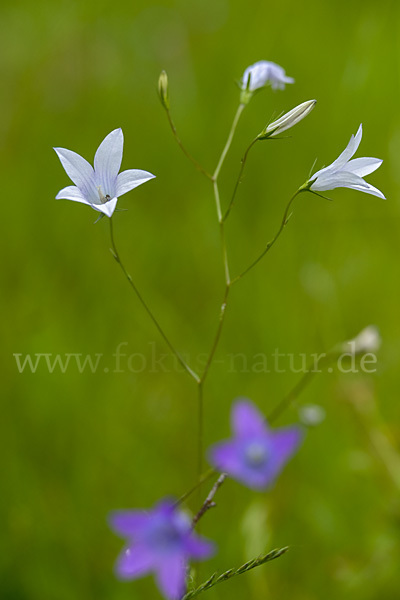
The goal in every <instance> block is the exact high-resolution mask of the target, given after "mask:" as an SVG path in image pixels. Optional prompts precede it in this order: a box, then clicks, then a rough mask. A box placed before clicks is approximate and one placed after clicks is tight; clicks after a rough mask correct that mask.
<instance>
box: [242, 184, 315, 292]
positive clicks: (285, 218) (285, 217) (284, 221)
mask: <svg viewBox="0 0 400 600" xmlns="http://www.w3.org/2000/svg"><path fill="white" fill-rule="evenodd" d="M302 191H304V190H302V189H299V190H297V191H296V192H295V194H293V196H292V197H291V198H290V200H289V202H288V204H287V206H286V209H285V212H284V214H283V218H282V222H281V224H280V226H279V229H278V231H277V232H276V234H275V236H274V237H273V238H272V240H270V241H269V242H268V244H267V245H266V247H265V249H264V250H263V251H262V252H261V254H260V255H259V256H258V257H257V258H256V260H254V261H253V262H252V263H251V265H250V266H249V267H247V268H246V269H245V270H244V271H242V272H241V273H240V275H237V276H236V277H235V278H234V279H232V282H231V283H232V284H234V283H237V282H238V281H239V280H240V279H242V278H243V277H244V276H245V275H246V274H247V273H248V272H249V271H251V270H252V269H253V268H254V267H255V266H256V265H257V264H258V263H259V262H260V260H262V259H263V258H264V256H265V255H266V254H267V252H268V251H269V250H270V249H271V248H272V246H273V245H274V244H275V242H276V241H277V239H278V238H279V236H280V235H281V233H282V231H283V230H284V229H285V227H286V225H287V224H288V221H289V219H290V214H289V210H290V207H291V206H292V203H293V201H294V199H295V198H296V197H297V196H298V194H300V192H302Z"/></svg>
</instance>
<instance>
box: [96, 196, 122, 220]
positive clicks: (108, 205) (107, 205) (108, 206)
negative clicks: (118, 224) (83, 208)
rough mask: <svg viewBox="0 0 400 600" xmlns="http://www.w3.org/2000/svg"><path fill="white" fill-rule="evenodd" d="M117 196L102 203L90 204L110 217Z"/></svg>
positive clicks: (115, 204)
mask: <svg viewBox="0 0 400 600" xmlns="http://www.w3.org/2000/svg"><path fill="white" fill-rule="evenodd" d="M117 202H118V198H117V197H115V198H112V199H111V200H109V201H108V202H104V204H92V205H91V206H92V208H94V209H95V210H98V211H99V212H101V213H103V214H105V215H106V217H112V215H113V212H114V210H115V207H116V206H117Z"/></svg>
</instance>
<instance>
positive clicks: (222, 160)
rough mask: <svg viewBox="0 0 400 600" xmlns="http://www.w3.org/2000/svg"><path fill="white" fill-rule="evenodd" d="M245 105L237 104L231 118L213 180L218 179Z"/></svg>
mask: <svg viewBox="0 0 400 600" xmlns="http://www.w3.org/2000/svg"><path fill="white" fill-rule="evenodd" d="M245 106H246V105H245V104H239V106H238V109H237V111H236V114H235V116H234V118H233V123H232V127H231V130H230V132H229V135H228V139H227V140H226V143H225V146H224V149H223V150H222V154H221V156H220V158H219V161H218V164H217V166H216V169H215V171H214V175H213V180H214V181H216V180H217V179H218V175H219V173H220V171H221V168H222V165H223V164H224V161H225V158H226V155H227V154H228V151H229V148H230V147H231V144H232V140H233V136H234V135H235V131H236V127H237V124H238V123H239V119H240V116H241V114H242V112H243V110H244V108H245Z"/></svg>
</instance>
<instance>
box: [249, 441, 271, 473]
mask: <svg viewBox="0 0 400 600" xmlns="http://www.w3.org/2000/svg"><path fill="white" fill-rule="evenodd" d="M267 458H268V450H267V448H266V447H265V444H262V443H260V442H251V443H250V444H249V445H248V446H247V448H246V450H245V459H246V462H247V463H248V464H249V465H250V466H251V467H261V466H262V465H264V464H265V462H266V460H267Z"/></svg>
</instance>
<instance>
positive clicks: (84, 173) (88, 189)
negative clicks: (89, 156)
mask: <svg viewBox="0 0 400 600" xmlns="http://www.w3.org/2000/svg"><path fill="white" fill-rule="evenodd" d="M54 150H55V151H56V153H57V156H58V158H59V159H60V161H61V164H62V166H63V167H64V169H65V172H66V173H67V175H68V177H69V178H70V179H71V180H72V181H73V182H74V183H75V185H76V186H78V188H79V189H80V191H81V192H82V194H83V196H84V197H85V198H86V199H87V200H88V202H89V203H90V204H92V203H94V202H98V201H99V194H98V191H97V188H96V184H95V179H94V171H93V168H92V166H91V165H90V164H89V163H88V162H87V160H85V159H84V158H83V157H82V156H80V155H79V154H77V153H76V152H73V151H72V150H67V149H66V148H54Z"/></svg>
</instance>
